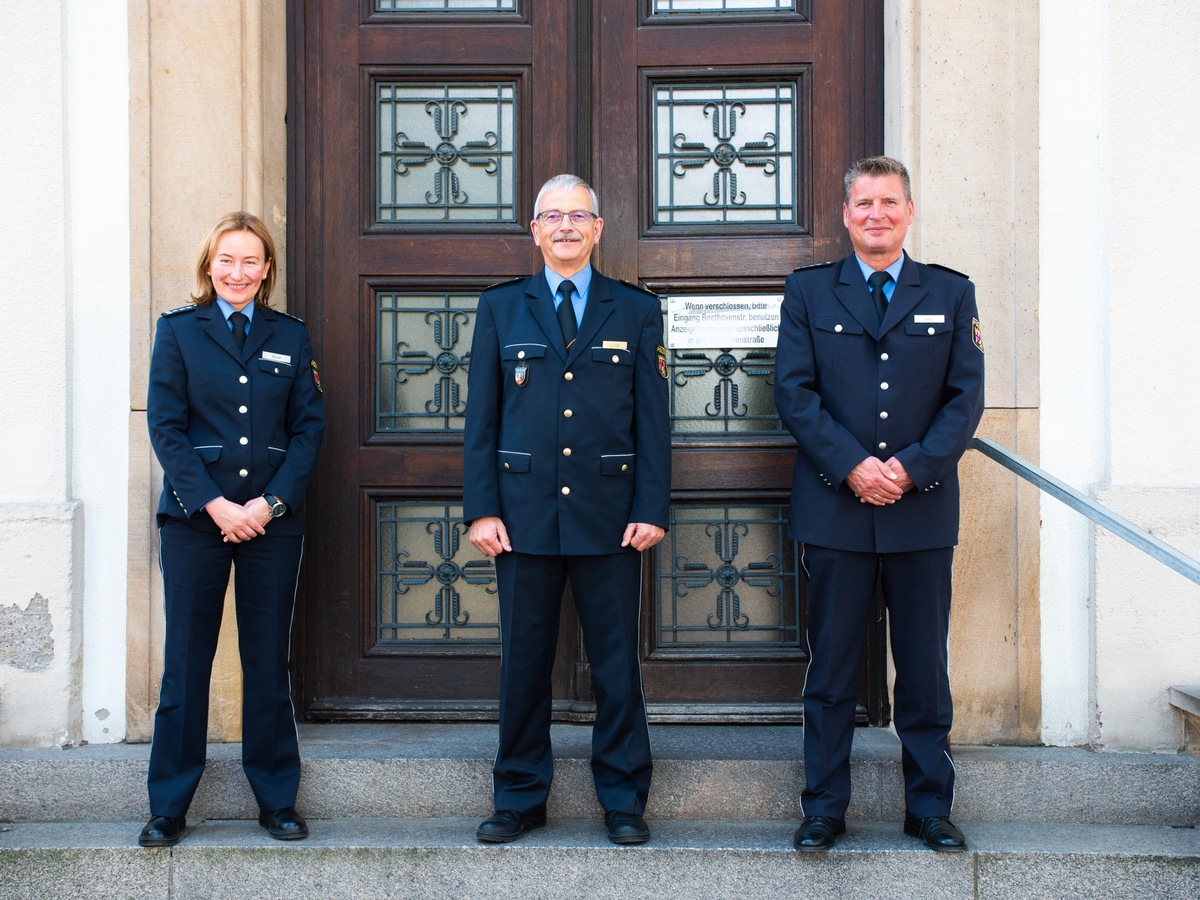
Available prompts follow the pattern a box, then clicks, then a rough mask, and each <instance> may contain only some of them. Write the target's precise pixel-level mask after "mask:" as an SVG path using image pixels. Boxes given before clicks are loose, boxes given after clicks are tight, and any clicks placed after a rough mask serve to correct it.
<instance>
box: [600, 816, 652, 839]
mask: <svg viewBox="0 0 1200 900" xmlns="http://www.w3.org/2000/svg"><path fill="white" fill-rule="evenodd" d="M604 827H605V828H607V829H608V839H609V840H610V841H612V842H613V843H614V844H644V843H646V841H648V840H650V826H649V825H647V824H646V820H645V819H643V818H642V817H641V816H639V815H638V814H637V813H631V812H620V811H618V810H609V811H608V812H606V813H605V814H604Z"/></svg>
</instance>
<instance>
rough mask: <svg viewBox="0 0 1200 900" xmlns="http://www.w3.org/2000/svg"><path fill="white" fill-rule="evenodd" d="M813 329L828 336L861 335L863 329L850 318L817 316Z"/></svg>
mask: <svg viewBox="0 0 1200 900" xmlns="http://www.w3.org/2000/svg"><path fill="white" fill-rule="evenodd" d="M813 328H815V329H817V331H828V332H829V333H830V334H862V333H863V327H862V325H860V324H859V323H858V321H857V320H855V319H854V318H853V317H852V316H817V317H816V318H815V319H813Z"/></svg>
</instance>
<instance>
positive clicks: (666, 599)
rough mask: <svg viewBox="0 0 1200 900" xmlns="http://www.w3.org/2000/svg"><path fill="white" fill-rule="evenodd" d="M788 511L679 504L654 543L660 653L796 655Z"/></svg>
mask: <svg viewBox="0 0 1200 900" xmlns="http://www.w3.org/2000/svg"><path fill="white" fill-rule="evenodd" d="M786 523H787V507H786V506H755V507H729V506H724V507H722V506H677V507H673V508H672V509H671V528H670V531H669V532H668V533H667V541H666V542H664V543H663V544H660V545H659V551H658V554H657V558H658V585H659V588H658V598H657V603H658V607H657V608H658V617H657V621H656V623H655V624H656V629H657V633H658V641H657V649H659V650H671V649H696V648H708V649H713V650H719V649H721V647H722V645H728V644H736V645H737V648H738V650H739V651H741V650H743V649H746V648H764V649H769V650H772V651H778V650H787V651H793V650H794V651H799V650H800V638H801V612H800V577H799V571H800V550H799V545H798V544H797V543H796V542H795V541H793V540H791V539H790V538H788V536H787V533H786Z"/></svg>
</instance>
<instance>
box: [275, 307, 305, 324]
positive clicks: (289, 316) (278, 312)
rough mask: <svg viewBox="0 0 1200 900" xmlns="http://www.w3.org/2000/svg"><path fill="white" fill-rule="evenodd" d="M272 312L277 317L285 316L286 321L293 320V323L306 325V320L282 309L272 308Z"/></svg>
mask: <svg viewBox="0 0 1200 900" xmlns="http://www.w3.org/2000/svg"><path fill="white" fill-rule="evenodd" d="M271 312H273V313H275V314H276V315H277V316H283V317H284V318H285V319H291V320H292V321H293V322H299V323H300V324H301V325H303V324H304V320H303V319H302V318H300V317H299V316H293V315H292V314H291V313H290V312H284V311H283V310H282V309H274V308H272V309H271Z"/></svg>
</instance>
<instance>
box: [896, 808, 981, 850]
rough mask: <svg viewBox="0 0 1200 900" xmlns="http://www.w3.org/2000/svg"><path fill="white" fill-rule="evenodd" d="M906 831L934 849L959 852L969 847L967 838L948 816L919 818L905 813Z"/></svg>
mask: <svg viewBox="0 0 1200 900" xmlns="http://www.w3.org/2000/svg"><path fill="white" fill-rule="evenodd" d="M904 833H905V834H907V835H908V836H909V837H915V838H920V839H921V840H922V841H924V843H925V846H926V847H930V848H932V849H934V850H942V851H950V852H957V851H959V850H966V849H967V839H966V838H965V837H963V833H962V832H961V831H959V830H958V829H957V828H955V827H954V823H953V822H951V821H950V819H949V818H948V817H946V816H926V817H925V818H924V819H918V818H916V817H914V816H910V815H905V816H904Z"/></svg>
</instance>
